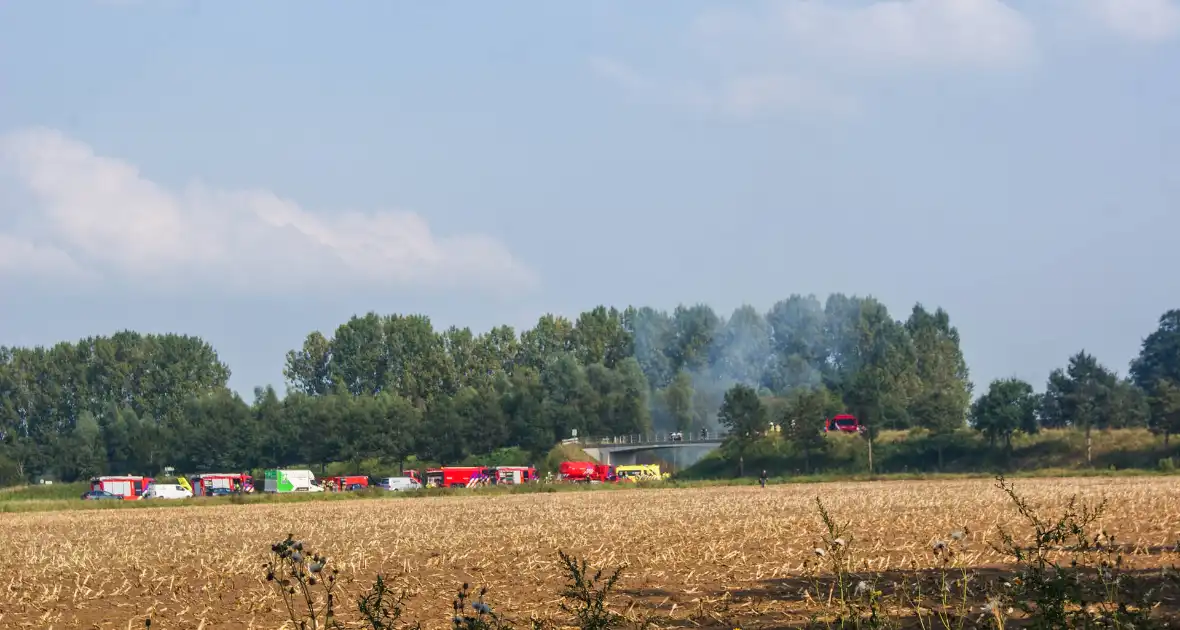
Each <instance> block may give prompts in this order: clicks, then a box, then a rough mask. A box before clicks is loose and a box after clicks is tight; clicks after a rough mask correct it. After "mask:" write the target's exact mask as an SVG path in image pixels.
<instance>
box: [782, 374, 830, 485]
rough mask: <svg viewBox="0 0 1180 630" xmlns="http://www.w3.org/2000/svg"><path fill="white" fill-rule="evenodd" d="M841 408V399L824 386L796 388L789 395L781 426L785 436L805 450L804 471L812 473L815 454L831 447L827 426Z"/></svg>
mask: <svg viewBox="0 0 1180 630" xmlns="http://www.w3.org/2000/svg"><path fill="white" fill-rule="evenodd" d="M839 407H840V403H839V401H836V400H834V399H833V398H832V397H831V395H830V394H829V392H828V390H827V389H824V388H822V387H820V388H815V389H806V390H796V391H794V392H792V393H791V394H789V395H788V396H787V399H786V403H785V405H784V406H783V414H782V416H781V419H780V422H779V426H781V427H782V431H783V436H784V437H785V438H786V439H787V440H789V441H790V442H791V443H792V444H793V445H794V446H795V448H797V449H799V451H800V452H801V453H803V470H804V472H806V473H811V461H812V457H813V456H814V455H816V454H819V453H822V452H823V451H824V450H825V449H826V448H827V446H828V442H827V440H826V439H824V426H825V423H826V421H827V418H828V417H830V416H831V415H833V414H834V413H837V412H839Z"/></svg>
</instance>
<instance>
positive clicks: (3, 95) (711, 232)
mask: <svg viewBox="0 0 1180 630" xmlns="http://www.w3.org/2000/svg"><path fill="white" fill-rule="evenodd" d="M334 5H335V6H334V8H333V9H327V8H325V7H327V6H328V5H327V4H326V3H323V2H317V1H311V0H306V1H295V0H255V1H252V2H214V1H212V0H75V1H67V0H38V1H36V2H32V1H28V2H26V1H22V0H7V1H5V0H0V344H6V345H31V344H52V343H55V342H57V341H60V340H76V339H78V338H80V337H83V336H87V335H92V334H110V333H112V332H114V331H116V330H120V329H126V328H131V329H136V330H141V331H145V332H169V331H175V332H185V333H191V334H196V335H200V336H202V337H204V338H206V339H208V340H209V341H210V342H211V343H213V344H214V346H215V347H216V348H217V349H218V351H219V352H220V354H221V356H222V357H223V359H224V360H226V361H227V362H228V363H229V364H230V366H231V368H232V370H233V373H234V376H233V380H232V382H231V384H232V385H233V386H234V387H235V388H237V389H239V390H240V391H243V392H248V391H249V390H250V389H251V388H252V387H253V386H254V385H259V384H266V383H273V384H276V385H279V384H281V382H282V376H281V369H282V361H283V354H284V353H285V352H286V351H287V350H289V349H291V348H294V347H296V346H298V345H299V344H300V343H301V341H302V339H303V337H304V336H305V335H306V334H307V333H308V332H310V331H312V330H317V329H318V330H324V331H325V332H330V331H331V330H332V329H333V328H335V326H337V325H338V324H339V323H341V322H342V321H344V320H345V319H347V317H348V316H349V315H351V314H353V313H358V312H365V311H369V310H375V311H378V312H382V313H389V312H424V313H427V314H429V315H430V316H431V317H432V318H433V319H434V321H435V322H436V324H437V325H439V326H446V325H451V324H458V325H467V326H471V327H472V328H474V329H477V330H483V329H486V328H489V327H490V326H492V325H494V324H498V323H509V324H512V325H514V326H517V327H527V326H529V325H531V324H532V323H533V322H535V321H536V318H537V317H538V316H539V315H540V314H542V313H544V312H555V313H560V314H567V315H574V314H576V313H577V312H579V311H581V310H584V309H587V308H590V307H592V306H594V305H596V304H599V303H607V304H615V305H620V306H622V305H626V304H646V305H652V306H656V307H660V308H671V307H673V306H675V305H676V304H678V303H681V302H685V303H696V302H706V303H709V304H711V305H713V306H714V307H715V308H717V309H718V310H719V311H721V312H722V313H724V314H728V312H729V311H731V310H732V309H733V308H734V307H736V306H738V305H740V304H742V303H750V304H753V305H755V306H757V307H759V308H760V309H765V308H767V307H769V306H770V305H771V304H772V303H774V302H775V301H776V300H778V299H781V298H784V297H786V296H788V295H789V294H791V293H816V294H819V295H821V296H824V295H826V294H828V293H830V292H836V291H840V292H846V293H857V294H862V295H864V294H871V295H874V296H876V297H878V298H879V299H881V300H882V301H884V302H885V303H886V304H887V305H889V307H890V308H891V309H892V310H893V311H894V313H895V315H896V316H898V317H904V316H905V314H906V313H907V312H908V310H909V308H910V306H912V304H913V303H914V302H916V301H921V302H923V303H925V304H926V305H928V306H931V307H933V306H943V307H945V308H947V309H948V310H949V311H950V313H951V316H952V321H954V322H955V323H956V324H957V325H958V327H959V329H960V331H961V332H962V334H963V337H964V346H965V351H966V353H967V359H968V362H969V363H970V365H971V368H972V371H973V376H974V379H975V380H976V381H977V382H978V383H981V384H984V383H986V382H987V381H989V380H990V379H992V378H995V377H1000V376H1009V375H1017V376H1021V377H1024V378H1028V379H1031V380H1033V381H1034V382H1035V383H1036V384H1037V385H1038V386H1040V385H1041V384H1043V382H1044V379H1045V376H1046V375H1047V373H1048V372H1049V370H1051V369H1052V368H1053V367H1056V366H1058V365H1061V364H1063V363H1064V361H1065V359H1066V358H1067V356H1068V355H1069V354H1071V353H1073V352H1076V351H1077V350H1079V349H1082V348H1086V349H1087V350H1089V351H1091V352H1093V353H1095V354H1097V355H1098V356H1099V358H1100V359H1101V360H1103V361H1104V362H1106V363H1107V364H1108V365H1110V366H1111V367H1113V368H1115V369H1117V370H1119V371H1120V372H1125V370H1126V364H1127V362H1128V361H1129V360H1130V358H1131V357H1132V356H1133V355H1134V354H1135V353H1136V351H1137V347H1138V343H1139V340H1140V339H1141V338H1142V337H1143V336H1144V335H1146V334H1147V333H1149V332H1150V331H1151V330H1152V329H1153V328H1154V325H1155V321H1156V319H1157V318H1158V316H1159V315H1160V314H1161V313H1162V312H1163V311H1164V310H1166V309H1168V308H1172V307H1180V275H1178V274H1177V273H1176V271H1177V269H1178V268H1180V249H1178V248H1177V246H1176V235H1177V234H1178V233H1180V0H1037V1H1035V2H1034V1H1031V0H1030V1H1027V2H1017V1H1016V0H1011V1H1009V2H1000V1H999V0H890V1H878V2H870V1H863V0H862V1H859V2H854V1H838V0H830V1H823V0H784V1H780V2H770V1H760V2H729V3H720V2H702V1H696V0H675V1H673V0H666V1H661V2H635V1H634V0H630V1H612V0H601V1H597V2H548V1H542V0H536V1H533V2H524V3H512V4H511V6H510V7H509V5H506V4H504V3H491V2H486V3H485V2H479V3H475V2H455V1H451V0H433V1H432V2H415V3H411V2H379V1H376V0H374V1H371V2H353V3H344V4H335V3H334Z"/></svg>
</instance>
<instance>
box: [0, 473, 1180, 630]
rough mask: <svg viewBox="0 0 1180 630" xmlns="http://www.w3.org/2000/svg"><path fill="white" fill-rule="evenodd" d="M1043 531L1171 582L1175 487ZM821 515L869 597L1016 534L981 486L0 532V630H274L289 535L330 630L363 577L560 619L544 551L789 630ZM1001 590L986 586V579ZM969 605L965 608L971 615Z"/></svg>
mask: <svg viewBox="0 0 1180 630" xmlns="http://www.w3.org/2000/svg"><path fill="white" fill-rule="evenodd" d="M1017 489H1018V491H1019V492H1021V494H1023V495H1024V496H1026V497H1027V498H1028V499H1029V500H1030V502H1031V503H1032V504H1033V505H1035V506H1038V507H1040V508H1043V510H1044V511H1045V512H1047V513H1054V512H1055V511H1057V510H1060V509H1061V508H1062V507H1063V506H1064V504H1065V501H1066V500H1067V499H1068V498H1069V496H1070V495H1071V494H1073V493H1077V494H1079V497H1080V498H1082V499H1085V500H1091V501H1097V500H1098V499H1100V498H1101V497H1103V496H1105V497H1107V498H1108V499H1109V501H1110V504H1109V508H1108V513H1107V516H1106V518H1105V519H1104V520H1103V527H1105V528H1106V529H1107V530H1108V531H1109V532H1111V533H1113V534H1115V535H1116V536H1117V539H1118V540H1119V541H1120V542H1121V543H1123V544H1126V545H1127V547H1126V558H1127V562H1128V564H1129V565H1131V566H1133V567H1135V568H1142V569H1155V570H1158V569H1159V568H1160V567H1163V566H1166V565H1170V564H1173V563H1176V564H1180V557H1178V556H1177V555H1176V553H1175V545H1176V544H1177V541H1180V483H1177V481H1176V480H1175V479H1172V478H1162V477H1161V478H1146V479H1062V480H1022V481H1019V482H1017ZM817 496H820V497H822V499H823V501H824V503H825V504H826V506H827V507H828V509H829V510H830V511H831V513H832V514H833V516H835V518H836V519H838V520H840V521H841V522H843V521H851V526H852V528H851V531H852V532H853V533H852V536H851V538H850V541H849V544H850V547H852V549H853V551H854V558H855V564H856V567H855V569H856V570H857V571H859V572H861V573H862V574H864V575H870V574H871V575H874V576H877V577H878V578H879V579H882V580H886V581H897V580H904V579H908V578H907V577H906V576H921V575H928V572H929V570H931V569H933V568H934V567H937V566H939V565H940V562H941V560H940V558H938V557H936V556H935V555H934V554H933V553H932V551H931V550H932V546H933V545H934V544H935V542H936V541H938V540H949V537H950V536H951V533H952V532H956V531H964V533H965V536H964V537H963V540H962V541H961V543H962V551H961V553H960V554H959V555H958V556H957V557H956V558H955V560H954V566H955V567H956V570H959V569H958V568H959V567H974V569H973V575H976V576H979V579H980V580H984V579H986V576H987V575H988V572H992V573H995V572H996V571H999V570H1002V569H1003V567H1004V565H1005V563H1006V562H1007V561H1008V560H1009V559H1008V558H1005V557H1004V556H1003V555H1002V554H1000V553H998V552H996V551H994V550H993V549H991V548H990V546H989V545H988V543H989V542H990V541H994V540H996V539H997V536H998V528H999V527H1011V528H1013V529H1014V530H1015V531H1016V532H1018V533H1024V534H1027V532H1028V528H1027V527H1025V526H1024V525H1023V524H1022V523H1021V522H1020V520H1019V518H1018V515H1017V513H1016V511H1015V509H1014V508H1013V506H1012V504H1011V502H1010V500H1009V499H1008V498H1007V497H1006V496H1005V495H1003V494H1002V493H1001V492H1000V491H999V490H997V489H996V488H995V487H994V484H993V483H992V482H989V481H982V480H981V481H931V482H912V481H911V482H877V483H834V484H815V485H785V486H772V487H769V488H766V489H765V490H763V489H760V488H757V487H718V488H708V489H667V490H628V491H617V492H577V493H552V494H529V495H512V496H490V497H489V496H484V497H459V498H455V497H447V498H420V499H388V500H386V499H374V500H358V501H337V502H330V503H329V502H311V503H302V504H289V505H281V504H267V505H228V506H217V507H206V508H195V507H192V508H161V509H144V510H104V511H82V510H79V511H68V512H54V513H31V514H4V515H0V543H2V547H0V550H2V553H0V576H2V577H3V579H4V582H5V583H6V584H5V586H4V589H3V592H2V593H0V627H4V628H117V629H120V630H121V629H124V628H129V627H130V628H141V627H143V624H144V619H145V618H147V617H148V616H150V617H151V619H152V624H151V627H152V628H153V629H154V628H278V627H281V626H282V625H283V624H284V621H285V614H284V610H283V608H282V604H281V601H280V600H279V598H278V597H277V596H276V595H275V594H274V592H273V591H272V589H271V588H270V587H271V584H269V583H267V582H266V581H265V579H264V575H265V573H264V571H263V568H262V565H263V563H264V562H265V561H266V559H267V555H268V551H269V548H270V545H271V544H273V543H275V542H278V541H279V540H281V539H283V538H285V537H286V535H287V534H288V533H292V534H294V535H295V536H296V537H297V538H299V539H301V540H303V541H306V544H307V546H308V547H309V548H310V549H313V550H315V551H318V552H320V553H323V554H326V555H327V556H329V557H330V559H331V561H330V564H331V565H332V566H335V567H336V568H337V569H339V571H340V574H339V575H340V576H341V580H340V587H339V588H340V591H339V593H340V600H339V604H338V606H337V609H338V611H339V613H340V618H341V620H342V621H344V622H345V623H346V625H347V626H349V627H362V626H360V625H359V624H358V621H359V618H358V617H357V615H356V607H355V604H354V602H355V599H356V597H357V596H358V595H359V594H360V593H361V592H363V591H364V590H366V589H367V588H368V586H369V584H370V583H371V582H372V580H373V578H374V577H375V576H376V574H377V573H378V572H383V573H385V574H386V575H389V576H391V577H396V578H397V580H398V583H399V584H402V585H404V587H405V588H407V589H408V593H409V596H410V599H409V600H408V604H407V609H408V611H407V616H408V617H410V618H412V619H416V620H420V621H422V622H423V624H424V626H426V627H428V628H438V627H446V626H447V625H448V624H449V618H450V611H449V608H450V603H451V600H452V598H453V597H454V593H455V591H456V590H457V589H458V587H459V586H460V584H462V583H463V582H470V583H471V584H472V585H473V587H475V588H478V587H479V586H482V585H486V586H487V587H488V588H489V592H488V602H489V603H490V604H491V605H492V606H493V608H494V609H495V610H496V611H497V612H499V613H501V614H503V615H505V616H506V617H507V618H509V619H510V620H512V621H515V622H518V623H520V624H521V625H523V626H524V627H527V623H528V620H529V618H530V617H532V616H536V617H540V618H545V619H549V620H552V621H555V622H558V623H562V622H565V621H568V620H567V619H565V618H563V616H562V615H561V613H560V611H559V610H558V603H559V597H558V595H557V592H558V590H559V588H560V587H561V585H562V582H563V575H562V574H561V572H560V566H559V563H558V558H557V551H558V550H559V549H561V550H564V551H566V552H569V553H573V554H575V555H577V556H579V557H583V558H585V559H587V560H589V561H590V563H591V565H592V566H597V567H603V568H612V567H616V566H621V565H622V566H625V567H626V569H625V572H624V578H623V580H622V582H621V585H620V586H621V590H620V593H619V595H618V596H617V597H615V598H614V600H612V601H613V604H614V606H615V608H616V609H618V610H619V611H620V612H625V613H627V615H628V617H629V618H630V619H632V620H644V619H646V620H648V621H650V622H652V623H653V624H655V625H656V626H663V627H668V626H678V627H725V628H738V627H743V628H753V627H793V626H797V625H799V624H801V623H803V622H804V621H806V620H807V618H808V616H809V615H811V614H812V613H814V612H815V611H816V610H817V607H821V606H820V604H822V602H820V603H817V602H816V601H815V600H814V599H812V598H810V597H807V596H804V595H802V593H801V591H802V589H803V588H805V587H806V586H807V585H808V584H809V582H808V580H807V578H806V577H805V573H806V565H807V564H808V563H809V562H813V561H814V559H815V557H816V556H815V552H814V550H815V548H816V546H817V545H819V544H821V541H822V539H823V530H822V526H821V524H820V521H819V517H818V515H817V512H816V509H815V498H816V497H817ZM997 575H998V574H997ZM981 596H982V595H981Z"/></svg>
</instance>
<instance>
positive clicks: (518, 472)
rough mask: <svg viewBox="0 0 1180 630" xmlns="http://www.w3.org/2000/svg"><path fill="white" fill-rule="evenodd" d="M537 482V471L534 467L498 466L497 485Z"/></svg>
mask: <svg viewBox="0 0 1180 630" xmlns="http://www.w3.org/2000/svg"><path fill="white" fill-rule="evenodd" d="M536 480H537V469H536V468H533V467H532V466H497V467H496V476H495V479H494V481H495V483H497V484H522V483H531V482H533V481H536Z"/></svg>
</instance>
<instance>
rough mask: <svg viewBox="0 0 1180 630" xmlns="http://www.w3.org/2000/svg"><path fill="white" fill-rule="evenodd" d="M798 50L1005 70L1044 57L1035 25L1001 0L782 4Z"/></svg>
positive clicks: (775, 18) (777, 21)
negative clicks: (849, 5) (865, 4)
mask: <svg viewBox="0 0 1180 630" xmlns="http://www.w3.org/2000/svg"><path fill="white" fill-rule="evenodd" d="M775 7H776V10H775V11H774V12H773V15H772V18H771V20H770V21H769V23H770V25H771V26H772V27H775V28H778V29H780V32H781V34H782V36H783V37H784V38H785V39H786V40H787V41H789V42H791V45H793V46H796V47H798V48H799V49H801V51H803V52H809V53H812V54H815V55H817V56H819V57H827V58H832V59H835V60H844V61H847V62H852V63H855V64H858V65H864V66H869V67H882V66H894V67H900V68H903V69H912V68H920V67H939V68H974V69H997V68H1006V67H1012V66H1022V65H1025V64H1027V63H1029V62H1031V61H1034V60H1035V59H1036V57H1037V48H1036V40H1035V32H1034V28H1033V25H1032V24H1031V23H1030V22H1029V21H1028V19H1026V17H1025V16H1024V15H1022V14H1021V13H1020V12H1019V11H1017V10H1015V9H1013V8H1012V7H1010V6H1008V5H1007V4H1005V3H1004V2H1002V1H1001V0H883V1H879V2H874V3H872V4H869V5H867V6H861V7H839V6H834V5H831V4H823V3H819V2H811V1H789V2H784V3H778V4H776V5H775Z"/></svg>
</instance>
